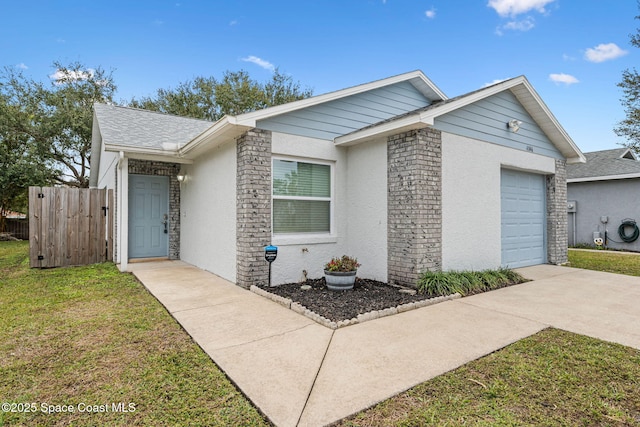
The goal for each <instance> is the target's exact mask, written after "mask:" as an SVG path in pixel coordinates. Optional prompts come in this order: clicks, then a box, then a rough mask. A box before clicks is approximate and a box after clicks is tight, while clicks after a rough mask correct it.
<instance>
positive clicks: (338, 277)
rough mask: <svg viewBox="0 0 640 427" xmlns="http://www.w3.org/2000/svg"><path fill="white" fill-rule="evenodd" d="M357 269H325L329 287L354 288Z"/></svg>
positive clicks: (344, 289)
mask: <svg viewBox="0 0 640 427" xmlns="http://www.w3.org/2000/svg"><path fill="white" fill-rule="evenodd" d="M356 273H357V271H327V270H325V271H324V279H325V281H326V282H327V288H329V289H330V290H332V291H347V290H349V289H353V284H354V283H355V282H356Z"/></svg>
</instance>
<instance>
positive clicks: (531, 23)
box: [500, 16, 536, 31]
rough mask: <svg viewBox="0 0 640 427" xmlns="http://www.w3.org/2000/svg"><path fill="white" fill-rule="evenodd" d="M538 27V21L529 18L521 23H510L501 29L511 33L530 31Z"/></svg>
mask: <svg viewBox="0 0 640 427" xmlns="http://www.w3.org/2000/svg"><path fill="white" fill-rule="evenodd" d="M535 26H536V20H535V19H533V17H531V16H528V17H526V18H525V19H523V20H521V21H510V22H507V23H506V24H504V25H503V26H502V27H500V28H501V29H503V30H510V31H529V30H530V29H532V28H533V27H535Z"/></svg>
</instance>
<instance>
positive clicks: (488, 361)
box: [340, 329, 640, 427]
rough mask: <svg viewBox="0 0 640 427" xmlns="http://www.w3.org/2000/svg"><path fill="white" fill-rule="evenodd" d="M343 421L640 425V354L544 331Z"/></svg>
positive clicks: (352, 425) (375, 423)
mask: <svg viewBox="0 0 640 427" xmlns="http://www.w3.org/2000/svg"><path fill="white" fill-rule="evenodd" d="M340 425H342V426H350V427H355V426H407V427H408V426H427V425H434V426H464V425H471V426H594V425H597V426H640V351H639V350H636V349H632V348H629V347H624V346H621V345H617V344H611V343H606V342H603V341H600V340H597V339H593V338H588V337H585V336H581V335H576V334H572V333H569V332H564V331H561V330H557V329H546V330H544V331H542V332H540V333H538V334H535V335H533V336H531V337H529V338H525V339H523V340H521V341H519V342H517V343H515V344H512V345H510V346H508V347H505V348H504V349H502V350H499V351H497V352H495V353H492V354H490V355H488V356H486V357H483V358H481V359H478V360H475V361H473V362H470V363H468V364H466V365H464V366H462V367H460V368H458V369H456V370H454V371H451V372H448V373H446V374H444V375H441V376H439V377H436V378H434V379H433V380H431V381H428V382H425V383H423V384H420V385H418V386H416V387H414V388H412V389H411V390H409V391H407V392H405V393H401V394H399V395H397V396H395V397H393V398H391V399H388V400H386V401H384V402H382V403H380V404H378V405H376V406H374V407H373V408H371V409H369V410H366V411H363V412H361V413H359V414H357V415H356V416H354V417H352V418H350V419H347V420H344V421H343V422H342V423H341V424H340Z"/></svg>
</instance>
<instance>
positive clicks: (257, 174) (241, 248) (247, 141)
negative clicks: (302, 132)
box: [236, 129, 271, 288]
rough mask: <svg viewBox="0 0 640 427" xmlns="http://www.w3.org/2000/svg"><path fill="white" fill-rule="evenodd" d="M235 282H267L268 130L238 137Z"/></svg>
mask: <svg viewBox="0 0 640 427" xmlns="http://www.w3.org/2000/svg"><path fill="white" fill-rule="evenodd" d="M237 163H238V166H237V172H236V174H237V178H236V223H237V225H236V256H237V261H236V265H237V267H236V284H237V285H238V286H242V287H243V288H249V287H250V286H251V285H258V284H263V283H266V282H267V280H268V276H269V264H268V263H267V262H266V261H265V259H264V246H266V245H268V244H269V243H270V242H271V132H270V131H265V130H262V129H252V130H250V131H247V132H246V133H244V134H243V135H242V136H240V138H238V140H237Z"/></svg>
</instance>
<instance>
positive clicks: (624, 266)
mask: <svg viewBox="0 0 640 427" xmlns="http://www.w3.org/2000/svg"><path fill="white" fill-rule="evenodd" d="M569 265H570V266H571V267H576V268H585V269H587V270H596V271H606V272H609V273H618V274H626V275H628V276H640V255H636V254H628V253H624V252H618V251H597V252H589V251H575V250H571V249H570V250H569Z"/></svg>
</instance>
